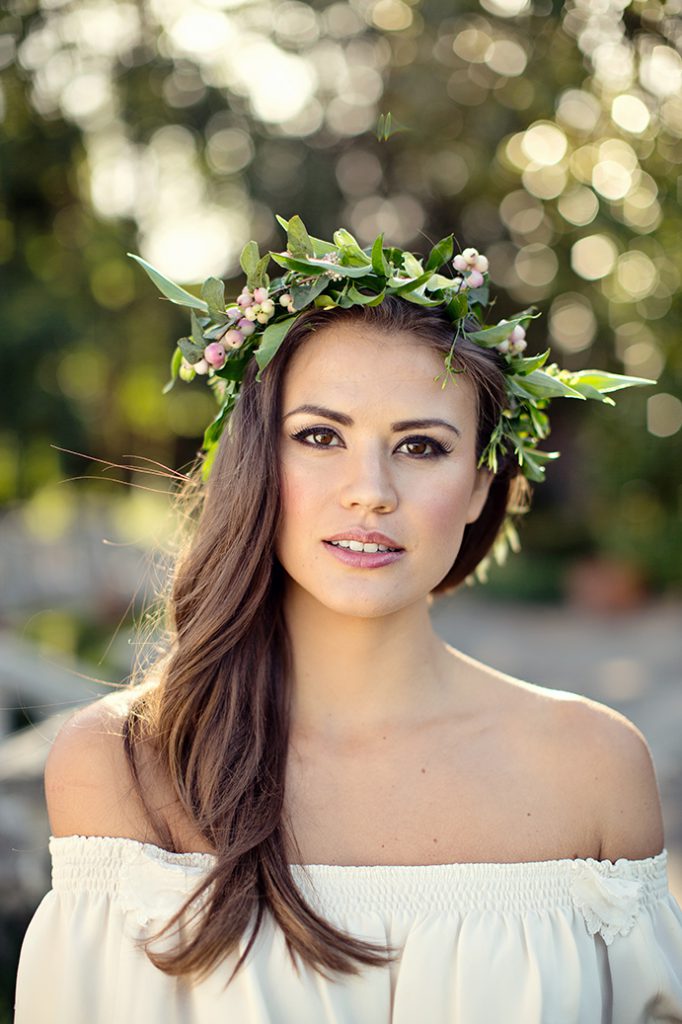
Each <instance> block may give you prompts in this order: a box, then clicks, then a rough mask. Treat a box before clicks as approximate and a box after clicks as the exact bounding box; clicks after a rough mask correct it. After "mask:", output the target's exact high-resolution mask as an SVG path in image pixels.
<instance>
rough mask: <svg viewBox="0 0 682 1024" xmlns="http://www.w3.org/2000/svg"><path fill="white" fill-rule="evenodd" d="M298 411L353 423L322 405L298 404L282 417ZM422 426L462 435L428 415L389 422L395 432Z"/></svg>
mask: <svg viewBox="0 0 682 1024" xmlns="http://www.w3.org/2000/svg"><path fill="white" fill-rule="evenodd" d="M298 412H307V413H310V414H311V415H312V416H322V417H323V418H324V419H326V420H334V422H335V423H340V424H341V426H343V427H352V426H353V423H354V420H353V419H352V418H351V417H350V416H347V415H346V414H345V413H344V412H336V411H335V410H334V409H326V408H325V407H324V406H323V405H299V406H297V408H296V409H292V410H291V412H288V413H287V414H286V416H284V419H287V418H288V417H289V416H294V415H295V414H296V413H298ZM424 427H445V428H446V429H447V430H452V431H453V433H455V434H457V437H461V436H462V432H461V431H460V430H459V429H458V428H457V427H456V426H455V425H454V424H453V423H448V421H447V420H441V419H437V418H435V417H433V416H429V417H428V419H422V420H399V421H398V422H397V423H391V430H393V431H394V432H395V433H400V432H401V431H403V430H420V429H423V428H424Z"/></svg>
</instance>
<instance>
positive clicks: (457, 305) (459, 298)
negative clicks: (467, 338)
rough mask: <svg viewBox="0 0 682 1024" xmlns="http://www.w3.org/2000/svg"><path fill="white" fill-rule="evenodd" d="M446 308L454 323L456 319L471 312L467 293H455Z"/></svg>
mask: <svg viewBox="0 0 682 1024" xmlns="http://www.w3.org/2000/svg"><path fill="white" fill-rule="evenodd" d="M445 310H446V312H447V314H448V316H449V317H450V319H451V320H452V321H453V323H454V322H455V321H456V320H461V319H462V317H464V316H466V315H467V313H468V312H469V301H468V299H467V297H466V294H464V293H462V294H460V295H453V297H452V298H451V299H450V301H449V302H448V304H447V306H446V307H445Z"/></svg>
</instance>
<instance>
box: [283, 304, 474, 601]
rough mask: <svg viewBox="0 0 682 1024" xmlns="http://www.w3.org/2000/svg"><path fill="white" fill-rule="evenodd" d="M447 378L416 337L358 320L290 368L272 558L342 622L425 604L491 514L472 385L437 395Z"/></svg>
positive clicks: (315, 343)
mask: <svg viewBox="0 0 682 1024" xmlns="http://www.w3.org/2000/svg"><path fill="white" fill-rule="evenodd" d="M442 371H443V355H442V353H439V352H436V351H434V350H433V349H432V348H430V347H428V346H427V345H426V344H425V343H423V342H419V341H418V340H416V339H414V338H413V337H412V336H411V335H410V334H409V333H396V334H388V333H385V332H382V331H379V330H377V329H376V328H372V327H368V326H367V325H364V324H361V323H345V324H344V323H336V324H330V325H329V326H328V327H325V328H323V329H322V330H319V331H317V332H316V333H314V334H313V335H311V336H310V337H309V338H308V339H306V341H305V342H304V343H303V344H302V345H301V347H300V348H299V349H298V350H297V351H296V352H295V353H294V355H293V356H292V358H291V361H290V363H289V366H288V368H287V371H286V374H285V379H284V382H283V395H282V399H283V401H282V424H281V434H280V439H281V440H280V466H281V475H282V519H281V523H280V528H279V530H278V535H277V540H276V553H277V557H278V559H279V561H280V562H281V564H282V566H283V567H284V569H285V571H286V573H287V574H288V576H289V577H290V580H291V585H293V586H296V587H300V588H302V589H303V590H304V591H305V592H307V594H308V595H309V596H310V597H311V598H312V599H314V600H315V601H317V602H319V603H320V604H322V605H324V606H326V607H328V608H329V609H331V610H333V611H335V612H338V613H340V614H345V615H350V616H359V617H375V616H380V615H387V614H390V613H392V612H395V611H397V610H399V609H401V608H404V607H407V606H408V605H411V604H413V603H414V602H418V601H421V600H424V599H425V598H426V596H427V595H428V594H429V592H430V591H431V590H432V589H433V588H434V587H435V586H436V585H437V584H438V583H440V581H441V580H442V579H443V577H444V576H445V575H446V574H447V573H448V571H449V570H450V568H451V567H452V564H453V562H454V561H455V558H456V556H457V552H458V551H459V547H460V544H461V540H462V534H463V531H464V527H465V525H466V524H467V523H470V522H473V521H474V520H475V519H476V518H477V517H478V515H479V513H480V512H481V510H482V508H483V506H484V504H485V499H486V497H487V493H488V487H489V484H490V481H491V479H492V477H491V475H490V474H489V472H488V471H487V470H485V469H481V470H477V469H476V451H475V444H476V409H475V396H474V391H473V387H472V385H471V384H470V382H469V381H468V380H467V379H465V375H459V376H458V377H457V383H456V384H455V383H453V382H452V380H449V381H448V383H447V385H446V387H442V380H440V381H435V380H434V378H435V377H437V376H438V375H439V374H441V373H442ZM372 534H380V535H381V536H372ZM363 541H364V542H365V544H366V545H368V549H367V548H366V547H365V546H363V550H362V551H357V550H353V549H352V548H350V547H349V544H351V543H352V544H353V548H357V547H358V545H359V544H361V543H362V542H363ZM382 547H388V548H393V549H396V548H397V549H398V550H393V551H382V550H381V548H382Z"/></svg>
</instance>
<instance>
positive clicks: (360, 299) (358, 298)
mask: <svg viewBox="0 0 682 1024" xmlns="http://www.w3.org/2000/svg"><path fill="white" fill-rule="evenodd" d="M385 295H386V289H384V290H383V291H381V292H379V294H377V293H376V292H372V293H370V294H367V293H365V292H360V291H358V289H357V288H356V287H355V285H354V284H352V285H351V286H350V288H349V289H348V298H349V299H352V300H353V304H354V305H356V306H378V305H380V304H381V303H382V302H383V301H384V297H385Z"/></svg>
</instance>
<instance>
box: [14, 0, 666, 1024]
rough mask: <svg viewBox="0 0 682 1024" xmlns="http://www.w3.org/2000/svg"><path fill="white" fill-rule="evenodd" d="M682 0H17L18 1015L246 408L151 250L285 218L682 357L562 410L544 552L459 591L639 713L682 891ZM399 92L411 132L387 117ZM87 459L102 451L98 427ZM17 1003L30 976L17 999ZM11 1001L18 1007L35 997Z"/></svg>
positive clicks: (175, 264) (464, 600) (169, 266)
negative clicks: (82, 828) (87, 726)
mask: <svg viewBox="0 0 682 1024" xmlns="http://www.w3.org/2000/svg"><path fill="white" fill-rule="evenodd" d="M681 13H682V3H681V2H680V0H668V2H659V0H641V2H631V3H627V2H626V0H603V2H600V3H594V2H591V0H569V2H567V3H559V2H554V3H553V2H550V0H480V2H478V0H458V3H457V4H453V3H452V2H446V0H336V2H322V0H318V2H314V3H301V2H296V0H234V2H233V0H138V2H137V3H130V2H117V0H77V2H68V0H67V2H64V0H43V2H42V3H40V2H36V0H6V2H5V4H4V5H3V12H2V13H0V117H1V125H2V129H1V130H2V139H1V150H0V154H1V164H0V174H1V181H2V186H1V194H0V289H1V295H2V302H1V303H0V353H1V358H2V374H1V375H0V502H2V509H1V510H0V573H1V580H2V584H1V592H0V689H1V696H2V702H1V707H0V736H2V737H3V738H2V739H0V780H1V782H2V789H1V791H0V900H1V901H2V902H1V904H0V906H1V912H2V925H3V926H2V927H0V932H1V933H2V935H3V938H2V939H1V940H0V1022H2V1021H3V1020H9V1019H10V1015H9V1014H10V1011H9V1006H10V1005H11V989H12V984H13V972H14V969H15V962H16V954H17V950H18V942H19V941H20V938H21V935H22V934H23V930H24V929H25V926H26V922H27V920H28V917H29V916H30V912H31V911H32V909H33V907H34V906H35V904H36V902H37V901H38V899H39V898H40V896H41V895H42V894H43V893H44V892H45V890H46V888H47V886H48V884H49V875H48V863H47V858H46V851H45V841H46V837H47V834H48V825H47V820H46V818H45V811H44V804H43V800H42V788H41V787H42V784H41V775H42V766H43V763H44V758H45V755H46V752H47V749H48V748H49V742H50V740H51V738H52V736H53V735H54V732H55V731H56V729H57V728H58V725H59V723H60V721H61V720H63V717H64V715H65V713H66V712H67V711H68V709H69V708H72V707H74V706H75V705H77V704H80V703H83V702H87V701H88V700H91V699H93V697H95V696H98V695H99V694H101V693H102V692H105V690H106V688H107V683H109V684H110V683H119V684H120V683H124V682H125V681H126V679H127V678H128V674H129V671H130V666H131V661H132V658H133V656H134V654H135V649H136V644H137V643H138V641H137V640H136V632H135V629H136V627H137V626H140V625H141V624H143V620H144V616H145V608H146V606H147V604H148V601H149V599H150V595H151V594H152V593H153V591H154V587H155V586H156V585H157V584H158V583H159V581H160V580H161V579H162V578H163V575H164V570H163V565H164V560H163V557H162V554H161V551H162V549H163V548H164V546H165V541H166V539H167V538H170V537H171V535H172V531H173V528H174V526H175V521H174V515H173V512H172V510H171V503H170V501H169V492H170V490H171V488H172V486H173V481H172V477H171V476H168V475H166V476H164V475H161V476H141V475H139V474H136V473H133V472H132V471H131V470H129V469H125V468H124V469H121V470H118V471H111V470H110V469H108V468H107V467H106V466H104V465H103V464H102V463H101V462H98V461H96V460H104V462H105V463H107V462H111V463H117V464H124V465H130V464H133V463H134V464H137V465H139V466H144V465H146V466H148V467H149V466H153V463H151V462H149V461H146V460H155V462H156V463H160V464H161V465H162V466H165V467H170V468H172V469H182V468H183V467H187V466H188V464H189V463H190V461H191V460H192V458H193V456H194V454H195V452H196V450H197V447H198V443H199V441H200V437H201V434H202V431H203V428H204V426H205V425H206V424H207V422H208V421H209V419H210V418H211V417H212V415H213V412H214V409H213V405H212V401H213V400H212V398H211V395H210V394H209V393H208V389H206V388H205V387H204V386H202V384H201V382H200V381H199V382H197V383H195V384H192V385H179V386H177V387H176V388H175V389H174V390H173V391H172V392H171V393H170V394H169V395H166V396H163V395H162V394H161V389H162V387H163V384H164V383H165V381H166V380H167V378H168V366H169V360H170V357H171V355H172V352H173V349H174V343H175V339H176V338H177V337H179V336H180V335H181V334H184V333H186V331H187V323H186V319H185V314H184V313H183V311H181V310H179V309H178V308H177V307H174V306H172V305H171V304H170V303H168V302H164V301H162V300H160V299H159V298H158V293H157V291H156V289H155V288H154V286H153V285H152V284H151V282H150V281H149V280H148V279H147V277H146V276H145V275H144V273H143V272H142V271H141V270H139V268H137V269H136V267H135V265H134V264H133V262H132V261H131V260H130V259H128V258H127V257H126V252H128V251H130V252H136V253H140V254H141V255H142V256H143V257H144V258H146V259H147V260H149V261H150V262H151V263H153V264H154V265H156V266H157V267H159V269H161V270H162V271H163V272H164V273H166V274H167V275H168V276H170V277H172V278H174V279H175V280H178V281H180V282H182V283H184V284H185V285H188V286H189V287H190V288H191V287H192V286H193V285H195V284H196V283H197V282H199V281H201V280H203V279H204V278H205V277H206V276H208V275H216V276H219V277H223V278H224V279H225V280H226V282H227V293H228V296H229V297H230V298H232V297H234V296H236V294H237V292H238V291H239V290H240V289H241V283H242V282H241V272H240V270H239V264H238V257H239V253H240V251H241V248H242V245H243V244H244V242H245V241H247V240H248V239H249V238H254V239H256V240H257V241H258V242H259V244H260V246H261V249H267V248H275V249H281V248H282V246H283V244H284V238H283V234H282V232H281V231H280V229H279V227H278V226H277V223H276V221H275V218H274V214H275V213H280V214H282V215H283V216H285V217H288V216H290V215H292V214H293V213H295V212H297V213H300V214H301V216H302V217H303V220H304V221H305V222H306V224H307V225H308V227H309V229H310V230H311V232H312V233H313V234H316V235H318V236H320V237H323V238H324V237H331V233H332V232H333V231H334V230H335V229H336V228H337V227H339V226H341V225H344V226H346V227H348V228H349V229H350V230H351V231H352V232H353V233H354V234H355V235H356V236H357V238H358V240H359V241H360V242H361V244H367V243H368V242H370V241H371V240H372V239H373V238H374V236H375V235H376V234H377V233H378V232H380V231H383V232H385V235H386V240H387V242H393V243H395V244H397V245H400V246H401V247H403V248H412V249H414V250H415V251H417V252H425V251H428V246H429V243H430V242H435V241H437V240H438V239H439V238H441V237H442V236H443V235H445V234H447V233H449V232H450V231H454V233H455V236H456V239H457V241H458V243H459V244H460V246H461V247H466V246H469V245H473V246H475V247H476V248H478V249H479V250H480V251H482V252H484V253H485V254H486V255H487V256H488V258H489V260H490V276H491V280H492V283H493V286H494V288H495V290H496V293H497V295H498V299H497V305H496V307H495V313H496V316H499V317H501V316H505V315H508V314H509V313H511V312H515V311H516V310H518V309H519V308H521V307H522V306H525V305H528V304H530V303H534V304H536V305H537V306H539V308H540V309H541V310H542V312H543V316H542V317H541V319H540V320H536V321H534V322H533V324H532V326H531V329H530V331H529V336H528V341H529V350H528V354H530V353H531V352H541V351H543V350H544V349H545V348H547V347H548V346H551V348H552V359H554V360H556V361H557V362H559V363H560V364H561V365H563V366H566V367H567V368H569V369H573V368H579V367H585V366H591V367H598V368H601V369H606V370H611V371H615V372H619V373H626V374H631V375H635V376H640V377H648V378H656V379H657V381H658V383H657V384H656V385H654V386H651V387H647V388H637V389H632V390H631V391H626V392H623V393H619V394H616V396H615V398H616V402H617V404H616V407H615V408H611V407H607V406H604V405H599V404H597V403H584V404H581V405H580V407H579V408H576V406H575V403H573V402H570V401H564V402H555V403H553V405H552V410H551V417H552V436H551V438H550V439H549V442H548V443H547V444H546V445H545V447H547V448H550V449H555V448H556V449H559V450H560V451H561V453H562V454H561V458H560V459H559V460H558V461H557V462H555V463H552V464H551V465H550V466H549V468H548V471H547V482H546V483H545V484H544V486H542V487H539V488H538V490H537V493H536V495H535V498H534V510H533V512H532V513H531V515H530V516H529V517H528V518H527V521H526V522H523V523H522V524H521V526H520V534H521V543H522V551H521V553H520V554H515V555H512V556H511V557H510V558H509V560H508V562H507V564H506V565H504V566H502V567H500V566H494V567H493V569H492V571H491V573H490V578H489V581H488V583H487V584H486V585H485V586H480V585H477V586H476V587H474V588H465V589H464V590H463V591H462V592H461V593H460V594H457V595H455V597H453V598H450V599H448V600H447V601H446V602H442V603H441V604H440V605H439V606H438V609H437V622H438V625H439V629H441V631H442V632H443V634H444V635H446V636H447V637H448V639H449V640H451V641H452V642H453V643H455V644H456V645H459V646H460V647H461V648H462V649H464V650H468V651H469V652H470V653H472V654H474V655H475V656H477V657H480V658H482V660H484V661H487V662H488V663H490V664H494V665H496V666H497V667H499V668H501V669H502V670H503V671H508V672H511V673H512V674H516V675H519V676H521V677H523V678H526V679H530V680H531V681H534V682H538V683H541V684H543V685H549V686H558V687H561V688H566V689H571V690H574V691H577V692H581V693H586V694H588V695H591V696H594V697H596V698H597V699H599V700H603V701H605V702H606V703H608V704H610V705H611V706H613V707H616V708H618V709H620V710H622V711H624V712H625V713H626V714H628V715H629V716H630V717H631V718H632V720H633V721H635V722H636V723H637V724H638V725H639V726H640V728H642V729H643V731H644V732H645V735H646V737H647V739H648V741H649V743H650V745H651V748H652V752H653V755H654V760H655V762H656V766H657V769H658V772H659V781H660V784H661V789H662V796H663V798H664V814H665V820H666V832H667V841H668V847H669V850H670V854H671V869H672V873H673V876H674V884H675V885H676V886H678V887H679V888H677V889H676V892H678V893H679V892H682V885H680V879H682V870H681V869H680V863H681V859H680V858H681V854H682V814H681V812H680V797H681V796H682V751H681V750H680V745H679V740H678V736H679V735H680V726H681V725H682V705H681V702H680V694H679V685H678V683H679V664H680V654H681V653H682V651H681V649H680V640H679V636H680V624H681V623H682V618H681V617H680V611H681V610H682V595H681V584H680V580H681V574H680V569H681V565H682V531H681V530H680V494H681V488H680V478H679V472H678V467H679V465H680V462H681V459H680V456H681V453H682V401H681V398H680V366H681V364H682V347H681V346H680V341H679V338H680V326H681V325H680V307H681V302H680V265H681V260H680V257H681V255H682V210H681V206H680V200H681V199H682V166H681V164H682V58H681V57H680V43H681V41H682V29H681V27H680V26H681V24H682V21H681V19H680V14H681ZM388 112H391V114H392V123H393V128H394V129H396V130H394V131H393V132H392V134H390V137H389V138H387V139H385V138H383V137H380V135H381V133H380V132H378V130H377V125H378V122H379V118H380V115H382V114H384V115H385V114H387V113H388ZM73 453H78V454H73ZM3 999H4V1004H3V1002H2V1000H3ZM3 1014H4V1016H3Z"/></svg>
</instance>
